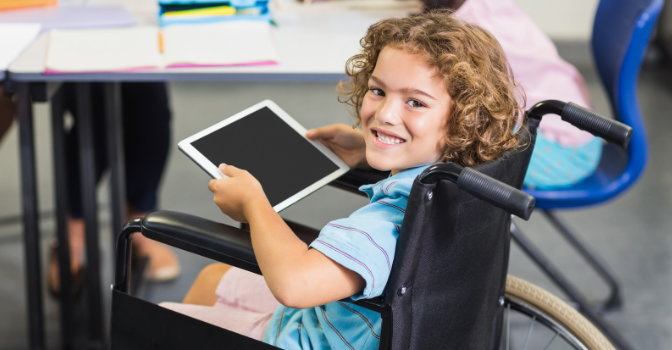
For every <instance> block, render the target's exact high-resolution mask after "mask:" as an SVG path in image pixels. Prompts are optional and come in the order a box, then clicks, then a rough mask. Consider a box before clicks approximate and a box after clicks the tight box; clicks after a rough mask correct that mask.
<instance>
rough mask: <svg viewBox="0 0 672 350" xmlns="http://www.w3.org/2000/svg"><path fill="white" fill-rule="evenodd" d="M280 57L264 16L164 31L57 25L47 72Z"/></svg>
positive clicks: (252, 61) (216, 63)
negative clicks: (62, 26)
mask: <svg viewBox="0 0 672 350" xmlns="http://www.w3.org/2000/svg"><path fill="white" fill-rule="evenodd" d="M160 37H162V41H163V45H161V44H160V41H161V39H160ZM161 46H163V54H162V53H161V50H160V47H161ZM278 61H279V59H278V54H277V52H276V49H275V44H274V43H273V38H272V35H271V29H270V25H269V24H268V23H267V22H263V21H233V22H223V23H213V24H199V25H192V24H189V25H173V26H168V27H166V28H164V29H163V32H162V35H160V34H159V29H158V28H155V27H148V26H146V27H127V28H109V29H89V30H54V31H52V32H51V34H50V39H49V48H48V50H47V58H46V63H45V73H85V72H111V71H133V70H145V69H157V68H164V67H167V68H170V67H195V66H230V65H231V66H232V65H252V64H277V63H278Z"/></svg>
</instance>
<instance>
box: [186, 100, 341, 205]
mask: <svg viewBox="0 0 672 350" xmlns="http://www.w3.org/2000/svg"><path fill="white" fill-rule="evenodd" d="M191 145H192V146H193V147H194V148H195V149H196V150H198V151H199V152H201V154H203V156H205V157H206V158H207V159H208V160H209V161H211V162H212V163H213V164H215V165H219V164H221V163H226V164H229V165H233V166H236V167H238V168H240V169H245V170H247V171H249V172H250V173H251V174H252V175H254V177H256V178H257V180H259V182H260V183H261V186H262V187H263V188H264V192H265V193H266V196H267V197H268V200H269V201H270V202H271V206H273V207H275V206H276V205H277V204H278V203H281V202H282V201H284V200H286V199H287V198H289V197H291V196H293V195H295V194H296V193H298V192H300V191H302V190H303V189H305V188H307V187H308V186H310V185H312V184H314V183H316V182H317V181H319V180H321V179H323V178H324V177H326V176H327V175H329V174H331V173H333V172H334V171H336V170H339V167H338V165H336V164H334V162H332V161H331V160H330V159H329V158H327V157H326V156H325V155H324V154H322V152H320V151H319V150H318V149H317V148H315V146H313V145H312V144H311V143H310V142H309V141H308V140H306V139H305V138H304V137H303V135H300V134H299V133H297V131H296V130H294V129H293V128H292V127H290V126H289V125H288V124H287V123H285V121H284V120H282V119H281V118H280V117H279V116H277V115H276V114H275V113H274V112H273V111H271V110H270V109H269V108H268V107H264V108H261V109H259V110H258V111H256V112H254V113H252V114H250V115H248V116H246V117H245V118H242V119H239V120H237V121H235V122H233V123H231V124H229V125H227V126H226V127H224V128H221V129H219V130H216V131H214V132H212V133H210V134H208V135H207V136H204V137H203V138H200V139H198V140H196V141H193V142H192V143H191Z"/></svg>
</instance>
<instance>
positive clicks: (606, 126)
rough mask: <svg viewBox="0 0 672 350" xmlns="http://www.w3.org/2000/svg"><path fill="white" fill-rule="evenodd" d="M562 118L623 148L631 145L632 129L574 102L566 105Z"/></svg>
mask: <svg viewBox="0 0 672 350" xmlns="http://www.w3.org/2000/svg"><path fill="white" fill-rule="evenodd" d="M560 117H561V118H562V120H564V121H566V122H569V123H570V124H572V125H574V126H576V127H577V128H579V129H581V130H585V131H588V132H589V133H591V134H593V135H595V136H599V137H601V138H603V139H605V140H607V141H608V142H611V143H615V144H617V145H619V146H621V147H623V148H628V143H630V138H631V137H632V128H631V127H629V126H627V125H625V124H623V123H621V122H618V121H616V120H613V119H609V118H605V117H603V116H601V115H599V114H597V113H595V112H593V111H591V110H589V109H587V108H583V107H581V106H579V105H577V104H576V103H573V102H568V103H567V104H566V105H565V108H563V109H562V114H561V115H560Z"/></svg>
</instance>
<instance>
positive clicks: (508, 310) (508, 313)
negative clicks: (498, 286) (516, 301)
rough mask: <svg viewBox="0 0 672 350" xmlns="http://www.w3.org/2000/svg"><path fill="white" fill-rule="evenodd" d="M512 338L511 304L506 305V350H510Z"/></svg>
mask: <svg viewBox="0 0 672 350" xmlns="http://www.w3.org/2000/svg"><path fill="white" fill-rule="evenodd" d="M510 336H511V304H508V305H506V350H509V344H510V341H511V340H510Z"/></svg>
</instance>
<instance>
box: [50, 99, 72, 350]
mask: <svg viewBox="0 0 672 350" xmlns="http://www.w3.org/2000/svg"><path fill="white" fill-rule="evenodd" d="M63 113H64V108H63V89H61V88H59V89H58V91H56V93H55V94H54V96H53V97H52V99H51V124H52V125H51V130H52V142H53V155H54V187H55V192H56V193H55V203H54V204H55V208H56V237H57V238H58V245H59V247H58V266H70V237H69V236H68V226H67V220H66V212H67V207H68V191H67V188H68V184H67V170H66V153H65V152H66V151H65V130H64V127H63ZM59 274H60V275H59V281H60V282H59V284H60V297H59V300H60V306H61V310H60V311H61V344H62V348H63V349H64V350H68V349H72V347H73V346H74V344H73V340H74V339H73V336H74V333H73V323H72V322H73V319H72V309H73V299H72V288H71V287H72V274H71V273H70V269H69V268H61V269H59Z"/></svg>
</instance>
